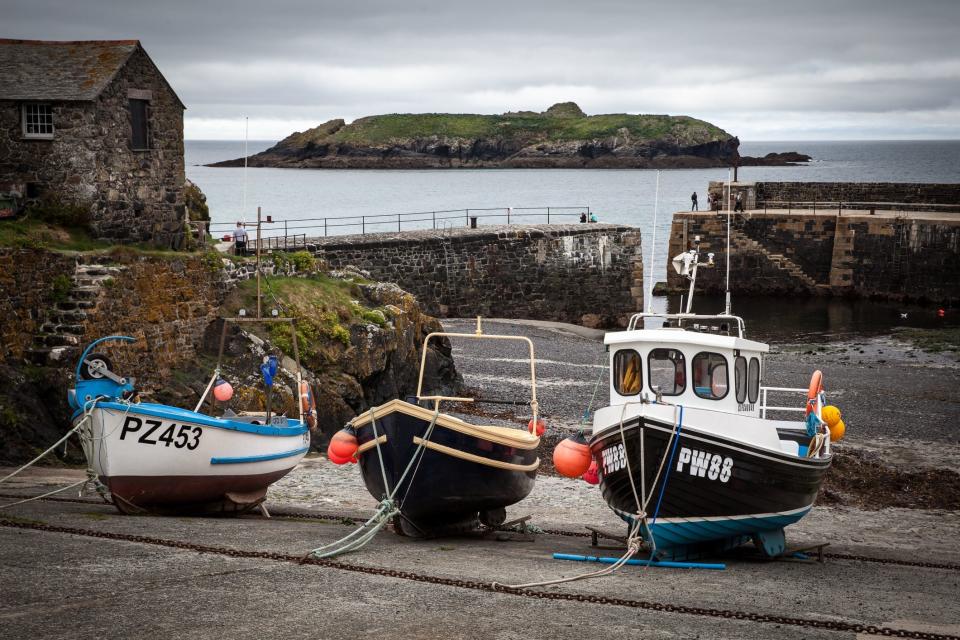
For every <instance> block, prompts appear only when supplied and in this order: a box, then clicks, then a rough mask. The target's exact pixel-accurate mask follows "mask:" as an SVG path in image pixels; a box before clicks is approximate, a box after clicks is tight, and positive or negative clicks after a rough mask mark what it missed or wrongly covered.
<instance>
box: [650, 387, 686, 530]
mask: <svg viewBox="0 0 960 640" xmlns="http://www.w3.org/2000/svg"><path fill="white" fill-rule="evenodd" d="M681 429H683V405H680V420H679V422H678V423H677V437H676V438H674V439H673V449H672V450H671V451H670V464H668V465H667V475H665V476H664V477H663V484H662V485H661V486H660V495H659V496H658V497H657V506H656V507H655V508H654V509H653V519H652V520H651V521H650V527H651V531H650V535H653V531H652V527H653V525H655V524H656V523H657V514H658V513H660V503H661V502H663V494H664V493H665V492H666V490H667V483H668V482H669V481H670V472H671V471H673V456H674V455H676V453H677V443H679V442H680V430H681Z"/></svg>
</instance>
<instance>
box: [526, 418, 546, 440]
mask: <svg viewBox="0 0 960 640" xmlns="http://www.w3.org/2000/svg"><path fill="white" fill-rule="evenodd" d="M527 429H529V430H530V433H535V434H537V437H538V438H539V437H540V436H542V435H543V434H544V433H546V431H547V423H546V422H544V421H543V418H537V421H536V422H534V421H533V418H530V422H528V423H527Z"/></svg>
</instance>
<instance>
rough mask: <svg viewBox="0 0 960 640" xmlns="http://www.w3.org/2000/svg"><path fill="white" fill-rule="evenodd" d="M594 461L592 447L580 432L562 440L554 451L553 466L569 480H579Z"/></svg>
mask: <svg viewBox="0 0 960 640" xmlns="http://www.w3.org/2000/svg"><path fill="white" fill-rule="evenodd" d="M592 459H593V456H591V455H590V445H589V444H587V440H586V438H584V437H583V433H580V432H577V434H576V435H574V436H570V437H569V438H565V439H564V440H561V441H560V443H559V444H557V446H556V448H555V449H554V450H553V466H554V468H555V469H556V470H557V473H559V474H560V475H562V476H564V477H567V478H579V477H580V476H582V475H583V474H584V473H586V472H587V469H589V468H590V461H591V460H592Z"/></svg>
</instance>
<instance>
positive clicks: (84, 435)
mask: <svg viewBox="0 0 960 640" xmlns="http://www.w3.org/2000/svg"><path fill="white" fill-rule="evenodd" d="M98 401H99V398H94V399H92V400H88V401H87V402H86V403H85V404H84V407H83V418H81V419H80V421H79V422H77V424H76V425H75V426H74V427H73V428H72V429H70V430H69V431H67V433H65V434H64V435H63V437H62V438H60V439H59V440H57V441H56V442H54V443H53V444H52V445H50V448H48V449H47V450H46V451H44V452H43V453H41V454H40V455H38V456H37V457H36V458H34V459H33V460H31V461H30V462H28V463H26V464H24V465H23V466H21V467H20V468H18V469H16V470H15V471H13V472H11V473H8V474H7V475H5V476H4V477H3V478H0V484H2V483H4V482H6V481H7V480H9V479H10V478H12V477H14V476H16V475H17V474H19V473H20V472H22V471H24V470H26V469H28V468H30V467H32V466H33V465H34V464H36V463H37V462H39V461H40V460H42V459H43V458H44V457H45V456H47V455H49V454H50V453H52V452H53V451H54V450H55V449H56V448H57V447H59V446H60V445H61V444H63V443H65V442H66V441H67V439H68V438H69V437H70V436H72V435H73V434H75V433H76V434H77V437H78V438H80V446H81V449H82V450H83V452H84V456H85V457H86V459H87V469H86V471H87V477H86V478H84V479H83V480H79V481H77V482H74V483H73V484H70V485H67V486H65V487H60V488H59V489H54V490H53V491H48V492H47V493H44V494H41V495H38V496H33V497H30V498H25V499H23V500H18V501H16V502H10V503H8V504H4V505H0V509H7V508H9V507H14V506H16V505H19V504H24V503H27V502H33V501H34V500H40V499H42V498H46V497H47V496H52V495H54V494H56V493H60V492H62V491H67V490H69V489H73V488H74V487H80V495H81V496H82V495H83V492H84V490H85V489H86V487H87V485H89V484H92V485H93V487H94V489H96V491H97V493H99V494H100V495H101V497H103V498H104V500H106V501H107V502H109V499H108V498H107V496H108V495H109V492H108V490H107V488H106V487H105V486H104V485H103V483H102V482H100V478H99V477H98V476H97V473H96V471H94V470H93V462H92V457H91V456H89V455H87V449H86V444H87V443H89V442H92V441H93V429H92V428H91V425H90V423H91V422H92V419H93V412H94V409H96V407H97V402H98ZM127 410H128V411H129V408H128V409H127ZM81 485H82V486H81Z"/></svg>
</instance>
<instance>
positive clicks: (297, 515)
mask: <svg viewBox="0 0 960 640" xmlns="http://www.w3.org/2000/svg"><path fill="white" fill-rule="evenodd" d="M23 497H24V496H23V495H21V494H18V493H0V498H23ZM43 501H44V502H69V503H74V504H93V505H99V504H102V503H101V502H99V501H97V500H87V499H84V498H65V497H47V498H43ZM271 515H272V516H273V517H274V518H278V519H280V518H289V519H291V520H325V521H328V522H333V523H337V524H343V525H355V524H358V523H360V522H363V521H364V519H363V518H358V517H356V516H348V515H343V514H337V513H312V512H311V513H306V512H301V511H276V512H273V511H272V512H271ZM541 531H542V533H544V534H546V535H551V536H563V537H566V538H589V537H591V536H592V535H593V534H591V533H589V532H587V531H567V530H564V529H542V530H541ZM823 557H824V558H827V559H829V560H850V561H853V562H872V563H874V564H889V565H896V566H900V567H919V568H923V569H943V570H945V571H960V564H957V563H951V562H924V561H919V560H896V559H893V558H876V557H874V556H862V555H852V554H848V553H824V554H823Z"/></svg>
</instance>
